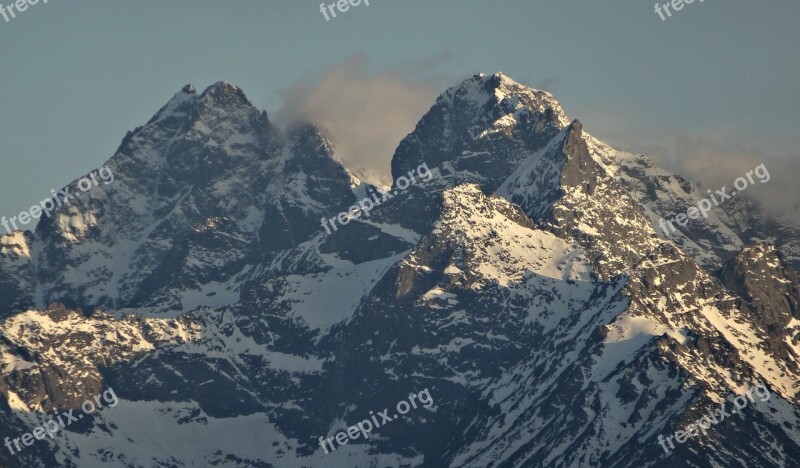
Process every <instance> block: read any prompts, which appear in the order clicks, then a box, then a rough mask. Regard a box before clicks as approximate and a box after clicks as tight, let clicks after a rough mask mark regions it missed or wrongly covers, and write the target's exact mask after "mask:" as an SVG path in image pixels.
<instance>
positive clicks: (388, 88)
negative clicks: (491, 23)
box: [276, 56, 439, 185]
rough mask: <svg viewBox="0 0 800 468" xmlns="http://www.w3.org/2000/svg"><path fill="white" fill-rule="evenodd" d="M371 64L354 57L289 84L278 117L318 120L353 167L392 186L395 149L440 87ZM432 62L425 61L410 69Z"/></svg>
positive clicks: (280, 119) (286, 120)
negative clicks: (369, 69)
mask: <svg viewBox="0 0 800 468" xmlns="http://www.w3.org/2000/svg"><path fill="white" fill-rule="evenodd" d="M436 58H438V57H436ZM365 65H366V60H365V59H364V58H363V57H362V56H357V57H353V58H350V59H348V60H346V61H345V62H344V63H342V64H339V65H337V66H335V67H333V68H332V69H330V70H328V71H326V72H325V73H323V74H322V75H321V76H320V77H319V78H318V79H315V80H312V81H309V82H306V83H301V84H297V85H295V86H293V87H291V88H289V89H288V90H287V91H286V92H284V93H283V95H282V108H281V110H280V111H279V112H278V113H277V116H276V121H277V122H279V123H280V124H281V125H284V126H291V125H292V124H294V123H297V122H304V121H310V122H313V123H315V124H317V125H318V126H320V127H321V128H322V129H323V131H325V133H326V135H327V136H328V137H329V138H330V139H331V141H332V142H333V146H334V151H335V153H336V157H337V158H339V160H341V161H342V162H343V163H344V165H345V166H346V167H347V168H348V169H350V170H351V171H352V172H353V173H355V174H356V175H357V176H359V177H360V178H362V179H363V180H365V181H368V182H371V183H378V184H382V185H386V184H389V183H390V182H391V174H390V162H391V158H392V155H393V154H394V150H395V149H396V148H397V145H398V144H399V143H400V140H402V139H403V138H404V137H405V136H406V135H407V134H409V133H410V132H411V131H413V130H414V127H415V125H416V123H417V121H418V120H419V119H420V118H421V117H422V116H423V115H424V114H425V112H427V111H428V109H430V107H431V106H432V105H433V103H434V101H435V99H436V96H437V95H438V94H439V90H438V86H437V84H435V83H432V82H430V81H425V80H423V79H418V78H416V77H414V76H412V77H407V76H406V75H405V74H404V73H403V72H401V71H400V70H382V71H378V72H374V73H370V72H367V71H366V70H365ZM430 66H431V64H429V63H427V62H423V63H421V64H418V65H416V66H412V67H409V70H411V71H419V70H421V69H426V68H429V67H430Z"/></svg>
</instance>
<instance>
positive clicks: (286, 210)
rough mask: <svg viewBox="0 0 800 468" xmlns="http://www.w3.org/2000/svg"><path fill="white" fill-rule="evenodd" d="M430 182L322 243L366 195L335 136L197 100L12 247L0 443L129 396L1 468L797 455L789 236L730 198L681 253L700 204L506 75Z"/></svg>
mask: <svg viewBox="0 0 800 468" xmlns="http://www.w3.org/2000/svg"><path fill="white" fill-rule="evenodd" d="M421 164H426V165H427V166H428V167H429V168H430V169H431V172H432V174H433V177H432V178H430V180H419V181H418V182H417V183H416V184H414V185H412V186H411V187H409V188H408V189H407V190H400V189H399V188H398V187H397V186H394V187H393V190H392V191H391V192H390V195H389V197H387V198H386V200H385V201H384V202H383V203H382V204H381V205H380V206H379V207H378V208H376V209H375V210H374V211H373V214H372V216H371V217H369V218H362V219H355V220H352V221H351V222H349V223H348V224H346V225H342V226H340V227H339V228H338V229H337V230H336V231H333V232H332V233H330V234H329V233H327V232H326V230H325V229H324V228H323V227H322V226H321V224H320V220H321V218H331V217H334V216H336V215H337V214H338V213H340V212H342V211H346V210H347V209H348V207H349V206H351V205H353V204H354V203H356V202H357V200H358V199H360V198H363V197H364V196H366V195H367V194H371V193H372V192H373V190H374V187H371V186H369V185H367V184H364V183H362V182H361V181H359V180H358V178H356V177H355V176H353V175H352V173H351V172H350V171H348V169H347V168H346V167H344V166H343V165H342V164H341V163H340V162H339V159H338V158H337V155H336V153H335V151H334V149H333V147H332V145H331V144H330V143H329V141H328V140H327V139H326V138H325V137H324V136H323V135H322V133H321V132H320V131H319V130H318V129H317V128H316V127H315V126H314V125H313V124H310V123H309V124H302V125H298V126H296V127H293V128H292V129H291V130H290V131H283V130H281V129H278V128H276V127H275V126H274V125H273V124H272V123H270V121H269V119H268V118H267V116H266V114H265V113H263V112H261V111H259V110H257V109H255V108H254V107H253V106H252V104H251V103H250V102H249V101H248V100H247V98H246V97H245V95H244V93H243V92H242V91H241V90H240V89H239V88H238V87H236V86H233V85H230V84H227V83H223V82H220V83H217V84H215V85H213V86H211V87H209V88H208V89H206V90H205V91H203V92H202V93H200V94H198V93H197V92H196V91H195V90H194V88H193V87H191V86H188V85H187V86H186V87H184V88H183V89H182V90H181V91H179V92H178V93H177V94H176V95H175V96H174V97H173V98H172V99H171V100H170V101H169V102H168V103H167V104H166V105H165V106H164V107H163V108H162V109H161V110H159V111H158V112H157V113H156V115H155V116H154V117H153V118H152V119H151V120H150V121H149V122H148V123H147V124H145V125H144V126H142V127H140V128H137V129H136V130H134V131H133V132H130V133H129V134H128V135H127V136H126V137H125V138H124V140H123V142H122V144H121V145H120V147H119V149H118V150H117V152H116V153H115V154H114V156H112V157H111V159H110V160H109V161H108V162H107V164H106V165H107V167H108V168H109V169H110V170H112V171H113V173H114V176H115V179H114V182H113V183H109V184H101V185H98V186H96V187H93V188H92V189H91V191H90V192H88V195H84V196H82V197H81V198H80V199H78V200H75V201H73V202H72V203H70V204H66V205H63V206H61V207H60V208H58V209H57V210H56V211H55V212H54V214H53V216H52V217H51V218H43V219H42V220H41V221H40V223H39V224H38V226H37V228H36V230H35V232H33V233H31V232H13V233H10V234H8V235H5V236H3V237H0V318H2V322H1V323H0V338H1V339H2V341H0V356H2V360H3V379H2V381H0V394H2V395H3V398H0V406H2V408H0V428H2V430H3V434H2V436H3V437H6V436H9V437H11V438H12V439H13V438H14V437H18V436H19V435H21V434H22V433H24V432H27V431H30V430H31V429H32V428H33V427H34V426H36V425H37V424H41V422H40V421H43V420H44V417H45V415H44V413H46V412H50V413H52V412H54V411H55V410H57V409H58V410H67V409H69V408H76V409H77V408H78V407H79V405H80V403H81V402H82V401H84V400H86V399H88V398H91V397H93V396H94V395H98V394H100V393H101V392H102V391H103V390H104V389H105V388H108V387H111V388H113V389H114V391H115V392H116V395H118V397H119V403H118V404H117V405H115V406H114V407H108V408H104V409H103V410H102V411H100V412H98V413H95V414H93V415H91V416H88V417H87V418H83V419H82V420H81V421H80V423H76V424H75V425H71V426H69V427H67V428H66V429H65V430H64V431H62V432H61V433H59V434H58V435H57V436H56V437H55V438H54V439H53V440H51V439H49V438H45V439H44V440H37V441H36V442H35V443H34V444H33V445H31V446H30V447H26V448H25V449H24V450H22V451H21V452H19V453H15V454H10V453H9V451H2V455H1V456H0V465H2V466H80V467H83V466H88V467H92V466H119V467H150V466H237V467H251V466H265V467H266V466H280V467H292V466H297V467H305V466H342V467H350V466H380V467H383V466H431V467H433V466H436V467H438V466H453V467H455V466H480V467H483V466H525V467H527V466H587V467H588V466H630V467H639V466H687V465H688V466H759V467H769V466H800V366H799V365H798V364H800V282H799V281H798V277H797V274H796V273H795V268H796V267H797V266H798V262H799V261H800V249H798V245H800V244H798V242H800V229H799V228H798V227H796V226H791V225H788V224H786V223H785V222H781V221H778V220H774V219H771V218H770V217H769V216H767V215H766V214H764V213H761V212H758V210H757V205H755V204H754V202H752V201H751V200H747V199H746V198H744V197H741V198H739V199H737V200H735V201H731V202H728V204H726V205H721V206H720V207H719V208H716V209H715V210H714V211H713V212H712V214H711V216H710V217H709V219H708V220H700V221H698V222H693V223H691V224H690V225H689V226H688V227H687V228H686V229H684V230H683V232H681V233H680V234H677V235H673V236H671V237H670V238H666V237H664V235H663V233H661V232H660V231H659V230H658V229H659V228H658V226H657V221H658V219H659V218H660V217H662V216H665V217H667V216H669V215H672V214H674V213H675V212H679V211H683V210H685V209H686V208H687V207H688V206H689V205H691V204H693V203H696V202H697V201H698V200H699V199H701V198H703V196H704V192H702V190H700V189H699V188H698V187H697V185H696V184H693V183H691V182H689V181H686V180H685V179H682V178H681V177H679V176H676V175H673V174H669V173H667V172H666V171H664V170H662V169H660V168H658V167H656V166H655V165H654V164H653V163H652V162H650V161H649V160H648V159H647V158H646V157H645V156H641V155H632V154H628V153H623V152H619V151H616V150H614V149H612V148H611V147H609V146H608V145H606V144H604V143H602V142H600V141H598V140H597V139H595V138H594V137H592V136H590V135H589V134H587V133H586V132H585V131H584V128H583V125H582V123H581V122H579V121H577V120H570V119H569V118H568V117H567V114H566V113H565V111H564V110H563V109H562V108H561V106H560V104H559V103H558V101H557V100H556V99H555V98H554V97H553V96H552V95H550V94H548V93H546V92H542V91H537V90H533V89H530V88H528V87H525V86H523V85H521V84H519V83H516V82H514V81H513V80H512V79H510V78H509V77H507V76H505V75H503V74H501V73H497V74H494V75H476V76H474V77H471V78H469V79H467V80H465V81H464V82H462V83H460V84H458V85H456V86H454V87H452V88H450V89H448V90H446V91H445V92H444V93H442V94H441V95H440V96H439V98H438V99H437V100H436V102H435V103H434V104H433V106H432V107H431V109H430V110H429V111H428V113H426V114H425V115H424V116H423V117H422V118H421V120H420V121H419V123H418V124H417V126H416V128H415V129H414V131H413V132H412V133H411V134H409V135H408V136H407V137H406V138H405V139H403V141H402V142H400V144H399V146H398V148H397V151H396V152H395V155H394V158H393V160H392V174H393V177H394V180H397V178H399V177H400V176H402V175H403V174H405V173H407V172H408V171H410V170H411V169H414V168H416V167H418V166H420V165H421ZM75 183H76V182H73V183H72V185H74V184H75ZM757 385H763V386H764V387H765V388H767V389H769V391H770V394H769V395H770V397H769V399H767V400H766V401H762V400H756V401H755V402H753V403H752V404H751V405H750V406H748V407H747V409H744V410H741V411H740V414H739V415H740V417H736V418H727V419H725V420H724V421H721V422H719V424H715V425H713V426H711V427H710V428H709V429H708V434H706V435H702V436H701V437H693V438H690V439H689V440H687V441H686V442H685V443H683V444H677V443H676V445H675V446H674V448H673V449H672V450H669V453H667V451H665V450H664V449H663V448H662V445H661V444H660V442H659V437H660V436H662V437H666V436H669V435H672V434H673V433H675V431H678V430H682V429H686V428H687V426H688V425H689V424H690V423H692V422H693V421H695V420H696V419H698V418H699V417H700V416H702V415H703V414H706V413H707V412H709V411H712V410H715V409H719V408H720V403H722V402H725V401H731V400H733V398H734V397H736V396H737V395H744V394H746V392H747V391H749V390H752V388H754V387H755V386H757ZM424 388H427V389H429V392H430V395H431V396H432V398H433V400H434V402H435V404H434V405H433V406H432V407H431V408H430V409H424V408H419V409H415V410H414V411H412V412H410V413H409V414H407V415H405V416H402V417H400V418H399V420H397V421H395V422H392V423H391V424H388V425H386V426H385V427H383V426H382V427H380V428H379V429H376V430H375V432H374V433H373V434H372V436H371V437H370V438H369V439H366V440H365V439H359V440H351V441H350V443H349V444H347V445H343V446H341V447H338V449H337V450H335V451H333V452H332V453H326V452H325V451H324V450H323V449H322V447H321V446H320V444H319V437H320V436H322V437H329V436H332V435H334V434H335V433H337V432H339V431H341V430H344V429H346V428H347V426H350V425H353V424H356V423H358V422H359V421H361V420H363V419H366V418H368V417H369V415H370V414H372V413H371V412H372V411H376V412H377V411H379V410H381V409H383V408H394V405H395V403H397V402H398V401H400V400H403V399H404V398H406V397H407V396H408V395H409V394H410V393H412V392H419V391H420V390H422V389H424ZM728 408H732V406H731V403H728Z"/></svg>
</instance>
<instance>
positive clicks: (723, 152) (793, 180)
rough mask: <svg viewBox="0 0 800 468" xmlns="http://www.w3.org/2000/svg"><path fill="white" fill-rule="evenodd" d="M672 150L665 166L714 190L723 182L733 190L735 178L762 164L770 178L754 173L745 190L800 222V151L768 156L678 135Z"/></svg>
mask: <svg viewBox="0 0 800 468" xmlns="http://www.w3.org/2000/svg"><path fill="white" fill-rule="evenodd" d="M672 151H673V154H672V155H670V156H669V158H668V159H667V160H666V161H664V163H665V166H671V167H668V169H672V170H675V171H676V172H678V173H680V174H682V175H684V176H686V177H688V178H690V179H692V180H697V181H699V182H700V183H701V184H702V185H703V186H704V187H705V188H707V189H711V190H716V189H718V188H720V187H723V186H725V187H727V188H728V190H729V191H730V190H733V182H734V180H736V179H737V178H739V177H746V174H747V173H748V172H749V171H753V170H754V169H755V168H756V167H757V166H760V165H761V164H763V165H764V166H765V167H766V169H767V171H768V172H769V176H770V177H769V180H768V181H767V182H764V183H760V181H759V179H758V177H754V180H755V181H756V182H755V184H752V185H750V186H749V187H748V188H747V190H746V194H747V195H748V196H750V197H752V198H754V199H756V200H757V201H759V202H760V203H761V205H762V207H763V208H764V209H765V210H767V211H769V212H771V213H772V214H773V215H776V216H781V217H785V218H787V219H789V220H793V221H794V222H795V223H798V224H800V185H799V184H798V183H797V180H798V178H800V169H799V168H798V165H797V161H798V160H800V155H797V156H796V157H795V158H792V159H783V158H777V157H769V156H765V155H763V154H760V153H759V152H758V151H756V150H751V149H746V148H738V147H730V148H729V147H724V146H721V145H719V144H717V143H714V142H711V141H708V140H704V139H700V138H689V137H682V138H678V139H676V141H675V144H674V148H673V150H672ZM656 159H657V160H658V159H659V158H656Z"/></svg>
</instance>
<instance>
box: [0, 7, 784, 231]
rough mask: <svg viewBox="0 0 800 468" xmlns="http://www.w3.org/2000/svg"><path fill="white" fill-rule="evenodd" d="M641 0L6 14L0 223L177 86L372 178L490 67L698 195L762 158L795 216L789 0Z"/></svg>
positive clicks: (64, 180)
mask: <svg viewBox="0 0 800 468" xmlns="http://www.w3.org/2000/svg"><path fill="white" fill-rule="evenodd" d="M665 2H666V0H664V2H663V3H665ZM9 3H11V1H10V0H0V4H3V5H6V6H8V4H9ZM326 3H328V2H326ZM654 3H655V2H653V1H650V2H647V1H641V0H638V1H634V0H614V1H613V2H611V1H608V2H597V1H594V0H584V1H576V0H559V1H558V2H554V1H552V0H492V1H483V0H424V1H423V0H402V1H401V0H391V1H390V0H370V4H369V5H365V4H362V5H360V6H358V7H353V8H351V9H350V10H349V11H347V12H346V13H338V14H337V17H336V18H331V19H330V20H329V21H326V20H325V17H324V16H323V14H322V13H321V12H320V2H319V1H307V0H236V1H232V0H231V1H219V0H170V1H153V0H146V1H144V0H142V1H130V0H92V1H89V0H49V2H48V3H46V4H45V3H43V0H41V1H40V2H39V3H38V4H36V5H32V6H29V7H28V9H27V10H26V11H24V12H18V13H17V16H16V17H15V18H12V19H11V20H10V21H8V22H6V21H4V20H3V18H2V17H0V162H2V166H0V168H1V169H0V216H13V215H16V214H17V213H19V212H20V211H22V210H27V209H28V208H29V207H30V206H31V205H33V204H36V203H38V202H39V201H41V200H42V199H44V198H47V197H49V196H50V193H51V192H50V191H51V189H54V188H55V189H58V188H61V187H63V186H64V185H66V184H68V183H69V182H70V181H72V180H74V179H76V178H79V177H81V176H82V175H84V174H86V173H88V172H89V171H91V170H93V169H95V168H97V167H100V166H101V165H102V164H103V163H104V162H105V161H106V160H108V158H110V157H111V156H112V155H113V153H114V151H115V150H116V148H117V147H118V146H119V143H120V141H121V140H122V138H123V136H124V135H125V133H126V132H127V131H129V130H133V129H134V128H135V127H137V126H139V125H142V124H144V123H145V122H147V120H148V119H149V118H150V117H151V116H152V115H153V114H154V113H155V112H156V111H157V110H158V109H159V108H160V107H161V106H163V105H164V104H165V103H166V101H167V100H168V99H169V98H170V97H171V96H172V95H173V94H174V93H176V92H177V91H178V90H180V89H181V87H182V86H183V85H185V84H187V83H192V84H194V85H195V87H196V88H198V89H203V88H205V87H207V86H209V85H211V84H212V83H214V82H216V81H219V80H225V81H228V82H231V83H234V84H236V85H238V86H240V87H241V88H242V89H243V90H244V91H245V93H246V94H247V96H248V98H249V99H250V100H251V102H252V103H253V104H254V105H255V106H257V107H258V108H260V109H263V110H266V111H267V113H268V114H269V115H270V117H271V118H272V119H273V120H274V121H276V122H279V123H286V122H289V121H291V120H292V119H295V118H300V117H309V116H310V117H312V118H316V119H318V120H320V121H322V122H321V123H322V124H323V125H324V126H325V127H326V129H327V130H328V131H330V132H331V134H332V135H331V136H332V139H333V140H334V142H335V144H336V148H337V152H338V153H339V155H340V157H341V158H342V159H344V160H346V162H349V163H352V164H353V165H354V166H358V167H361V168H362V169H363V172H364V174H365V175H366V176H367V177H373V178H376V179H377V178H381V177H386V176H387V175H388V167H389V166H388V161H389V159H390V157H391V154H392V152H393V150H394V148H395V147H396V146H397V144H398V143H399V141H400V139H401V138H402V137H403V136H404V135H405V134H407V133H408V132H410V131H411V130H412V129H413V126H414V124H415V123H416V121H417V120H418V119H419V118H420V117H421V116H422V115H423V114H424V112H425V111H427V109H428V108H429V107H430V106H431V105H432V104H433V102H434V100H435V97H436V95H438V94H439V93H440V92H442V91H443V90H444V89H446V88H447V87H449V86H452V85H455V84H457V83H458V82H460V81H461V80H463V79H466V78H468V77H469V76H471V75H473V74H474V73H477V72H484V73H494V72H496V71H502V72H504V73H505V74H507V75H509V76H510V77H511V78H513V79H514V80H516V81H518V82H521V83H523V84H526V85H529V86H532V87H535V88H539V89H544V90H547V91H550V92H552V93H553V94H555V96H556V97H557V98H558V100H559V101H560V102H561V104H562V106H563V107H564V109H565V111H566V112H567V114H568V115H569V116H570V117H571V118H578V119H580V120H581V122H582V123H583V125H584V129H585V130H586V131H588V132H589V133H591V134H593V135H594V136H597V137H598V138H600V139H602V140H604V141H606V142H608V143H610V144H612V145H614V146H615V147H618V148H620V149H625V150H628V151H633V152H640V153H645V154H648V155H651V156H653V157H654V158H655V159H656V160H658V161H659V163H661V164H663V165H664V166H667V167H668V168H670V169H673V170H676V171H680V172H681V173H684V174H686V175H688V176H690V177H694V178H696V179H698V180H701V181H702V182H703V183H704V184H706V185H707V186H709V187H715V188H716V187H719V186H720V185H722V184H725V183H726V182H725V181H730V180H732V179H734V178H736V177H738V176H739V175H743V174H744V171H745V170H746V169H749V168H752V167H755V166H756V165H758V164H760V163H762V162H766V164H767V166H768V167H771V168H773V170H772V171H771V172H772V173H773V176H774V177H773V178H772V181H771V182H770V183H769V184H764V186H763V187H759V188H758V190H762V191H763V193H760V194H759V193H755V192H754V195H758V196H762V197H763V200H764V201H767V202H769V203H771V204H773V205H775V206H776V207H779V208H780V209H781V210H791V209H795V210H796V209H797V203H798V200H800V192H799V191H798V189H797V188H796V186H797V185H798V184H796V180H797V176H798V175H800V173H798V172H799V171H798V169H797V168H798V166H800V164H798V163H800V145H798V142H799V141H798V140H800V137H799V136H798V131H797V119H796V115H795V113H796V112H797V109H799V108H800V93H798V92H797V85H798V82H800V80H798V77H800V54H798V53H797V50H798V46H800V28H798V27H797V22H798V20H800V2H796V1H793V0H780V1H778V0H766V1H760V2H753V1H752V0H725V1H724V2H723V1H722V0H705V1H704V2H702V3H701V2H700V0H696V1H695V2H694V3H692V4H689V5H685V6H684V7H683V9H682V10H681V11H675V12H674V13H673V16H672V17H670V18H667V19H666V21H662V20H661V18H660V17H659V15H658V14H657V13H656V12H655V10H654ZM728 184H730V182H728ZM754 190H756V189H754ZM792 207H794V208H792ZM33 226H34V225H33V224H30V225H28V226H27V228H28V229H33Z"/></svg>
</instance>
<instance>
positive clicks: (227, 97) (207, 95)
mask: <svg viewBox="0 0 800 468" xmlns="http://www.w3.org/2000/svg"><path fill="white" fill-rule="evenodd" d="M200 99H201V100H202V101H203V102H205V103H208V104H214V105H234V106H245V107H253V104H252V103H250V100H249V99H247V96H246V95H245V94H244V91H242V88H240V87H238V86H236V85H234V84H231V83H229V82H227V81H217V82H216V83H214V84H212V85H211V86H209V87H208V88H206V89H205V90H204V91H203V93H202V94H201V95H200Z"/></svg>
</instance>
